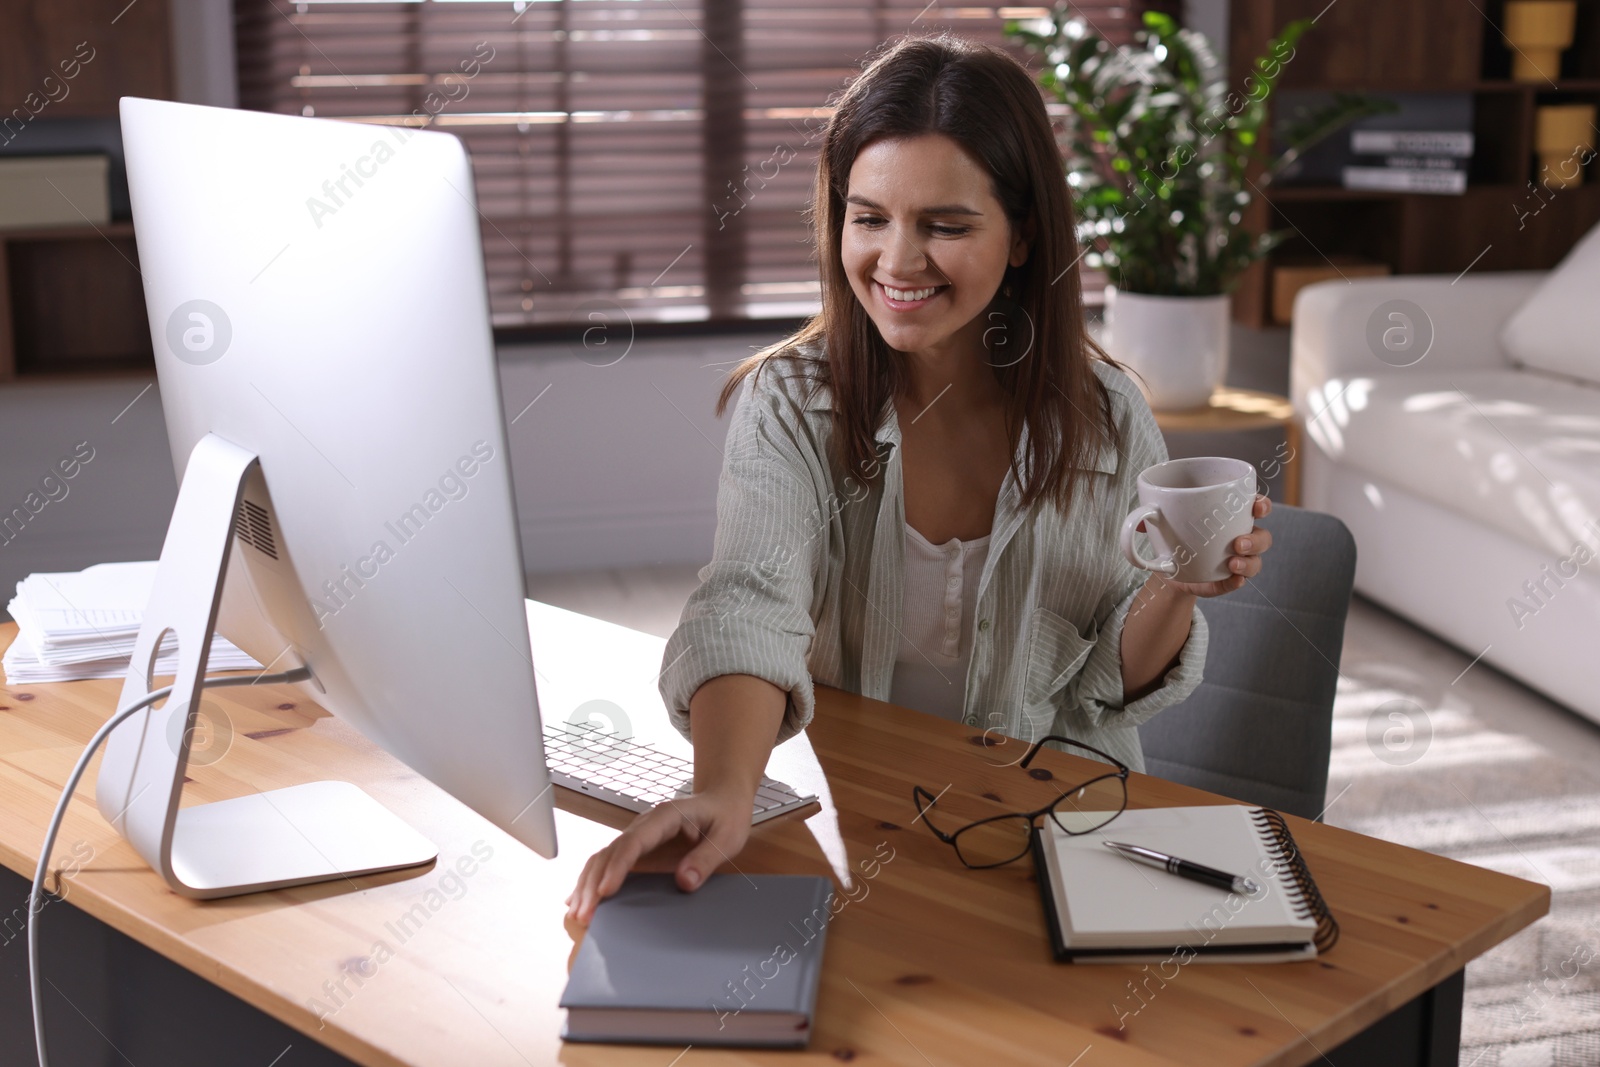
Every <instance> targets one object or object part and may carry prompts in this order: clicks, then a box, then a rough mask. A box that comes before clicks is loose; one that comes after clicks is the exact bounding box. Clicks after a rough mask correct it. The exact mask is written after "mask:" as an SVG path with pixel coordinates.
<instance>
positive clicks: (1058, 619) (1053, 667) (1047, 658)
mask: <svg viewBox="0 0 1600 1067" xmlns="http://www.w3.org/2000/svg"><path fill="white" fill-rule="evenodd" d="M1092 631H1093V632H1091V635H1090V636H1089V637H1084V636H1083V635H1082V634H1080V633H1079V632H1078V628H1077V627H1076V626H1074V625H1073V624H1072V622H1071V620H1069V619H1067V618H1065V617H1064V616H1061V615H1058V614H1056V613H1055V612H1053V611H1051V610H1050V609H1049V608H1035V609H1034V612H1033V625H1032V627H1031V628H1030V630H1029V634H1028V674H1027V681H1026V683H1025V684H1024V686H1023V692H1022V703H1023V707H1024V708H1025V709H1036V710H1038V711H1042V710H1044V709H1043V708H1042V707H1041V705H1048V704H1050V703H1051V698H1052V697H1054V696H1055V695H1056V694H1057V693H1059V692H1060V691H1061V690H1062V689H1064V688H1065V687H1066V685H1067V683H1068V682H1070V681H1071V680H1072V677H1073V675H1075V674H1077V673H1078V671H1080V670H1081V669H1082V668H1083V663H1084V661H1085V660H1086V659H1088V658H1089V653H1090V652H1092V651H1093V650H1094V646H1095V638H1096V636H1097V635H1098V628H1093V627H1092ZM1031 717H1032V716H1030V718H1031Z"/></svg>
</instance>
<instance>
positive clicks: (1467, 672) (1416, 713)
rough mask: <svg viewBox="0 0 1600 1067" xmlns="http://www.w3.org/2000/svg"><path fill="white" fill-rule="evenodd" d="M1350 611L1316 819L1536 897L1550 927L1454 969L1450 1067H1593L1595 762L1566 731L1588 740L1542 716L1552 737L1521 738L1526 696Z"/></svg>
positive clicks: (1599, 890)
mask: <svg viewBox="0 0 1600 1067" xmlns="http://www.w3.org/2000/svg"><path fill="white" fill-rule="evenodd" d="M1352 611H1353V613H1359V615H1360V616H1361V618H1360V623H1361V624H1360V625H1358V626H1354V627H1352V628H1351V629H1350V631H1349V632H1348V633H1347V637H1346V643H1345V652H1344V657H1343V661H1342V663H1341V675H1342V678H1341V682H1340V686H1339V695H1338V698H1337V700H1336V703H1335V711H1334V716H1335V718H1334V732H1333V759H1332V765H1331V768H1330V773H1329V783H1328V800H1329V804H1330V807H1329V809H1328V812H1327V814H1326V815H1325V816H1324V818H1325V819H1326V821H1327V822H1329V823H1331V824H1333V825H1336V826H1343V827H1347V828H1349V829H1352V830H1358V831H1360V832H1361V833H1365V834H1371V835H1373V836H1375V837H1381V838H1384V839H1386V840H1390V841H1396V842H1399V843H1401V844H1405V845H1410V846H1412V847H1414V848H1420V849H1425V850H1426V851H1429V852H1434V853H1438V854H1440V855H1444V856H1450V857H1452V858H1454V859H1458V860H1462V861H1464V862H1467V863H1473V864H1477V865H1478V866H1481V867H1488V868H1491V869H1493V870H1497V871H1503V872H1505V873H1507V874H1512V875H1516V876H1518V877H1520V878H1527V879H1531V880H1534V881H1539V882H1544V883H1546V884H1548V885H1549V886H1551V888H1552V890H1553V893H1552V903H1551V909H1550V914H1549V916H1547V917H1546V918H1544V919H1542V920H1540V921H1539V922H1538V923H1536V924H1535V925H1534V926H1532V927H1531V928H1529V929H1527V930H1524V931H1522V932H1521V933H1520V934H1518V935H1516V936H1515V937H1513V938H1511V939H1510V940H1509V941H1506V942H1505V943H1503V944H1501V945H1499V946H1498V947H1496V948H1495V949H1493V950H1492V951H1490V952H1488V953H1487V954H1485V955H1484V956H1482V957H1480V958H1479V959H1477V960H1475V961H1474V962H1473V963H1471V964H1470V965H1469V966H1468V967H1467V981H1466V1004H1465V1012H1464V1016H1463V1020H1462V1034H1461V1045H1462V1047H1461V1060H1460V1063H1461V1067H1597V1065H1600V762H1597V761H1595V760H1593V758H1592V757H1593V755H1594V752H1595V749H1594V747H1593V746H1592V745H1590V744H1589V743H1588V741H1589V738H1588V736H1587V734H1584V733H1575V731H1577V730H1583V731H1592V732H1593V734H1594V736H1595V738H1600V726H1590V725H1589V724H1588V723H1587V722H1586V721H1582V720H1577V717H1576V716H1575V714H1573V713H1570V712H1557V711H1555V709H1554V708H1551V709H1550V710H1548V711H1545V710H1543V709H1541V710H1540V714H1541V716H1543V717H1544V718H1545V720H1546V721H1548V720H1549V719H1550V718H1552V717H1554V718H1555V719H1556V720H1557V723H1556V724H1557V726H1558V727H1559V729H1558V730H1557V731H1556V733H1555V735H1550V736H1546V737H1545V738H1543V740H1542V741H1541V740H1535V739H1534V738H1533V737H1530V736H1528V734H1527V733H1525V732H1523V731H1521V730H1519V729H1518V725H1517V720H1516V715H1515V714H1514V712H1515V709H1516V707H1518V706H1520V707H1523V708H1526V707H1528V706H1530V705H1534V706H1536V705H1538V704H1542V703H1544V702H1543V701H1542V699H1541V698H1539V697H1537V696H1536V695H1534V694H1532V693H1529V692H1528V691H1527V690H1525V689H1523V688H1522V687H1521V686H1519V685H1518V684H1517V683H1515V682H1513V681H1511V680H1510V679H1508V678H1506V677H1505V676H1503V675H1500V674H1498V673H1497V672H1495V671H1493V670H1492V669H1489V668H1487V667H1485V666H1483V665H1482V664H1477V665H1470V657H1469V656H1466V655H1462V654H1460V653H1459V652H1458V651H1456V650H1454V649H1450V648H1448V647H1447V646H1444V645H1442V644H1439V643H1437V642H1433V641H1431V639H1429V638H1427V637H1425V636H1423V635H1420V634H1418V633H1417V631H1415V630H1412V629H1411V628H1410V627H1406V626H1404V624H1401V623H1399V622H1398V621H1396V620H1394V619H1393V617H1392V616H1388V615H1386V614H1385V613H1383V612H1382V611H1381V610H1380V609H1376V608H1374V607H1372V606H1371V605H1368V604H1365V603H1364V602H1361V601H1358V602H1357V604H1356V605H1355V607H1354V608H1353V609H1352ZM1405 631H1409V633H1404V632H1405ZM1458 672H1460V673H1458ZM1451 679H1454V680H1451ZM1562 716H1572V718H1573V720H1575V721H1574V722H1567V721H1564V720H1563V718H1562ZM1563 731H1565V732H1566V733H1567V734H1568V735H1571V737H1572V738H1574V739H1575V740H1574V741H1573V742H1571V743H1566V744H1563V743H1562V742H1561V740H1560V738H1559V735H1560V734H1561V732H1563ZM1547 733H1548V731H1547ZM1552 736H1553V737H1555V740H1552ZM1577 742H1582V743H1577Z"/></svg>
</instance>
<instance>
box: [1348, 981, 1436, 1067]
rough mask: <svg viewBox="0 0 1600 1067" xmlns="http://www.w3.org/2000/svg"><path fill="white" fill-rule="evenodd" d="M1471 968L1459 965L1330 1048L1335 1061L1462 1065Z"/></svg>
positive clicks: (1360, 1065)
mask: <svg viewBox="0 0 1600 1067" xmlns="http://www.w3.org/2000/svg"><path fill="white" fill-rule="evenodd" d="M1465 990H1466V971H1464V970H1462V971H1457V972H1456V973H1455V974H1453V975H1451V976H1450V977H1449V978H1446V979H1445V980H1444V981H1442V982H1440V983H1439V984H1438V985H1436V986H1434V987H1433V988H1432V989H1430V990H1428V991H1427V992H1426V993H1424V994H1422V995H1421V996H1420V997H1418V998H1417V999H1415V1000H1413V1001H1412V1002H1411V1003H1409V1004H1405V1005H1402V1006H1401V1007H1399V1008H1397V1009H1395V1010H1394V1011H1393V1012H1390V1013H1389V1014H1388V1015H1386V1016H1384V1017H1383V1018H1382V1019H1379V1020H1378V1021H1377V1022H1375V1023H1373V1024H1372V1025H1371V1026H1369V1027H1367V1028H1366V1029H1365V1030H1363V1031H1362V1032H1361V1033H1359V1034H1357V1035H1356V1036H1355V1037H1352V1038H1351V1039H1350V1040H1349V1041H1346V1042H1345V1043H1344V1044H1342V1045H1340V1046H1339V1047H1338V1048H1336V1049H1334V1050H1332V1051H1331V1052H1329V1053H1328V1054H1327V1057H1326V1058H1327V1061H1328V1062H1329V1063H1331V1064H1333V1067H1458V1064H1459V1062H1460V1059H1461V1002H1462V995H1463V993H1464V992H1465Z"/></svg>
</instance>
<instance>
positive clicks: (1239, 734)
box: [1139, 504, 1356, 819]
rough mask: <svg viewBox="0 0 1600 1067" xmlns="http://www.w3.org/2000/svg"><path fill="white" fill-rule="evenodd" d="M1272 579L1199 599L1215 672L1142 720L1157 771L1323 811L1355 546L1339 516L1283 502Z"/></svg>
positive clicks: (1276, 522)
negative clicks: (1180, 698)
mask: <svg viewBox="0 0 1600 1067" xmlns="http://www.w3.org/2000/svg"><path fill="white" fill-rule="evenodd" d="M1260 525H1261V526H1262V527H1264V528H1266V529H1268V530H1271V531H1272V548H1271V549H1269V550H1268V552H1267V554H1266V557H1265V560H1264V563H1265V566H1264V567H1263V568H1262V571H1261V576H1260V577H1258V578H1254V579H1252V580H1251V581H1250V582H1249V583H1247V584H1246V585H1245V587H1244V588H1243V589H1239V590H1236V591H1234V592H1232V593H1228V594H1227V595H1225V596H1220V597H1210V598H1207V599H1204V600H1201V601H1200V611H1201V613H1202V614H1203V615H1205V618H1206V623H1207V626H1208V627H1209V629H1210V635H1211V636H1210V643H1209V645H1208V647H1207V649H1206V667H1205V679H1204V680H1203V681H1202V682H1201V683H1200V685H1199V687H1198V688H1197V689H1195V691H1194V692H1193V693H1191V694H1190V695H1189V698H1188V699H1187V700H1185V701H1183V702H1182V703H1181V704H1174V705H1173V706H1172V707H1170V708H1167V709H1166V710H1165V711H1163V712H1161V713H1160V714H1159V715H1157V716H1156V717H1155V718H1153V719H1151V720H1150V721H1148V722H1146V723H1144V724H1143V725H1142V726H1140V727H1139V740H1140V742H1141V744H1142V745H1143V746H1144V759H1145V769H1146V771H1147V772H1148V773H1150V774H1154V775H1157V776H1159V777H1162V778H1167V779H1170V780H1172V781H1174V782H1181V783H1182V784H1184V785H1192V786H1197V787H1198V788H1201V789H1206V790H1210V791H1211V792H1213V793H1221V794H1223V795H1225V796H1230V797H1234V798H1236V799H1238V800H1241V801H1244V802H1246V803H1249V804H1261V805H1266V806H1267V807H1272V808H1277V809H1278V810H1279V811H1284V812H1290V813H1292V814H1295V815H1302V816H1304V817H1305V818H1308V819H1314V818H1317V817H1318V816H1319V815H1321V813H1322V809H1323V805H1324V804H1325V803H1326V799H1325V794H1326V793H1327V789H1328V752H1329V747H1330V744H1331V738H1330V734H1331V732H1332V726H1333V696H1334V687H1335V684H1336V683H1337V681H1338V678H1339V653H1340V651H1341V650H1342V649H1343V646H1344V620H1345V615H1346V613H1347V612H1348V610H1349V606H1350V589H1351V585H1352V583H1353V582H1354V581H1355V572H1356V544H1355V539H1354V538H1352V537H1351V536H1350V531H1349V530H1348V529H1346V528H1345V525H1344V523H1342V522H1340V521H1339V520H1338V519H1336V518H1334V517H1333V516H1332V515H1324V514H1322V513H1321V512H1316V511H1305V510H1302V509H1300V508H1292V507H1289V506H1287V505H1284V504H1274V505H1273V508H1272V514H1270V515H1268V516H1267V517H1266V518H1265V519H1263V520H1261V522H1260Z"/></svg>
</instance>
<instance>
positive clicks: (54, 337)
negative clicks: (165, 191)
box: [0, 222, 155, 381]
mask: <svg viewBox="0 0 1600 1067" xmlns="http://www.w3.org/2000/svg"><path fill="white" fill-rule="evenodd" d="M138 264H139V251H138V248H137V247H136V246H135V245H134V240H133V223H131V222H113V223H111V224H109V225H107V226H101V227H98V228H95V227H91V226H83V227H70V228H63V229H51V230H21V231H14V232H10V233H0V381H5V380H7V379H11V378H16V377H34V376H39V375H51V374H81V373H85V372H101V371H143V372H149V371H150V370H152V369H153V368H154V367H155V354H154V352H153V350H152V348H151V344H150V327H149V320H148V318H147V317H146V315H145V308H144V286H143V283H142V281H141V278H140V276H139V266H138Z"/></svg>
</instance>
